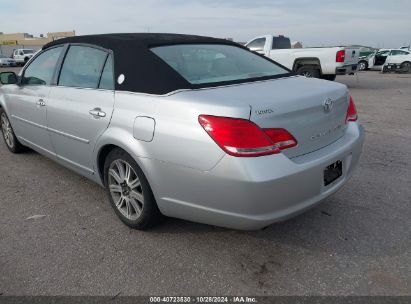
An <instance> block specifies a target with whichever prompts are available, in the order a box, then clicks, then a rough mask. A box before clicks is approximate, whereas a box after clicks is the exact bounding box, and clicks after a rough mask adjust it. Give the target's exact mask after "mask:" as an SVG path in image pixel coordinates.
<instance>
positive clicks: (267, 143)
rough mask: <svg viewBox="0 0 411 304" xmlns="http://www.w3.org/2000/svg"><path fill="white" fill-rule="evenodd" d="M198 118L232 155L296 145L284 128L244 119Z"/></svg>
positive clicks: (276, 150) (277, 150) (265, 152)
mask: <svg viewBox="0 0 411 304" xmlns="http://www.w3.org/2000/svg"><path fill="white" fill-rule="evenodd" d="M198 121H199V123H200V124H201V126H202V127H203V128H204V130H205V131H206V132H207V133H208V135H210V137H211V138H212V139H213V140H214V141H215V142H216V143H217V145H219V146H220V148H221V149H223V150H224V151H225V152H226V153H227V154H230V155H232V156H237V157H255V156H263V155H270V154H276V153H280V152H281V150H284V149H288V148H291V147H294V146H296V145H297V141H296V139H295V138H294V137H293V136H292V135H291V134H290V133H289V132H288V131H286V130H284V129H261V128H260V127H258V126H257V125H256V124H255V123H253V122H251V121H249V120H246V119H241V118H229V117H220V116H211V115H200V116H199V117H198Z"/></svg>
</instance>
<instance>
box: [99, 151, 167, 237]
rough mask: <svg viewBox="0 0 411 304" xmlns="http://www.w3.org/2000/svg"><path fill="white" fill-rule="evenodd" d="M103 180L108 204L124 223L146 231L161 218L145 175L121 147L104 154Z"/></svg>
mask: <svg viewBox="0 0 411 304" xmlns="http://www.w3.org/2000/svg"><path fill="white" fill-rule="evenodd" d="M104 183H105V187H106V191H107V195H108V197H109V200H110V203H111V206H112V207H113V209H114V211H115V212H116V214H117V216H118V217H119V218H120V220H121V221H122V222H123V223H124V224H126V225H127V226H129V227H131V228H133V229H139V230H145V229H147V228H150V227H153V226H154V225H156V224H158V223H159V222H161V220H162V219H163V215H162V214H161V212H160V210H159V209H158V207H157V203H156V200H155V198H154V195H153V192H152V190H151V187H150V185H149V183H148V181H147V178H146V177H145V175H144V173H143V171H142V170H141V169H140V167H139V166H138V165H137V163H136V161H135V160H134V159H133V158H132V157H131V156H130V155H129V154H128V153H127V152H125V151H124V150H122V149H119V148H116V149H114V150H112V151H111V152H110V153H109V154H108V155H107V158H106V160H105V163H104Z"/></svg>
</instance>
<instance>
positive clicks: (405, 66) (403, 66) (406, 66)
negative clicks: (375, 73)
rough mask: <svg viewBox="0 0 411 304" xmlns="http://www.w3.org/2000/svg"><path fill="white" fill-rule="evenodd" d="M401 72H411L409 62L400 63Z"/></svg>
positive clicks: (410, 63)
mask: <svg viewBox="0 0 411 304" xmlns="http://www.w3.org/2000/svg"><path fill="white" fill-rule="evenodd" d="M401 72H403V73H410V72H411V62H408V61H406V62H403V63H401Z"/></svg>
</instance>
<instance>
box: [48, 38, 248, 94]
mask: <svg viewBox="0 0 411 304" xmlns="http://www.w3.org/2000/svg"><path fill="white" fill-rule="evenodd" d="M67 43H84V44H91V45H95V46H99V47H102V48H105V49H108V50H111V51H112V52H113V55H114V76H115V80H117V78H118V76H119V75H121V74H124V76H125V80H124V82H123V83H122V84H118V83H117V81H116V83H115V88H116V90H119V91H131V92H141V93H149V94H166V93H169V92H172V91H175V90H179V89H195V88H200V87H205V86H207V85H193V84H190V83H189V82H188V81H187V80H185V79H184V78H183V77H182V76H181V75H180V74H178V73H177V72H176V71H175V70H174V69H173V68H172V67H170V66H169V65H168V64H167V63H165V62H164V61H163V60H161V59H160V58H159V57H158V56H157V55H155V54H154V53H153V52H151V51H150V48H151V47H155V46H165V45H175V44H200V43H201V44H204V43H209V44H225V45H233V46H237V47H241V48H245V47H243V46H241V45H239V44H237V43H234V42H231V41H228V40H225V39H217V38H210V37H202V36H193V35H181V34H155V33H141V34H140V33H128V34H101V35H87V36H75V37H67V38H62V39H58V40H56V41H53V42H50V43H48V44H46V45H45V46H44V47H43V49H47V48H50V47H52V46H55V45H61V44H67ZM208 86H210V85H208Z"/></svg>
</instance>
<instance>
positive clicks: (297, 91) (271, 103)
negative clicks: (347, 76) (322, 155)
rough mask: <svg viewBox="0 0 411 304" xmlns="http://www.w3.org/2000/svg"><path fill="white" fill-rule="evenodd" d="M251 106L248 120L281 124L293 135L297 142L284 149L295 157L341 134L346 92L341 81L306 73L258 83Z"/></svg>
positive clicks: (262, 125) (266, 124) (262, 124)
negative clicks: (308, 76)
mask: <svg viewBox="0 0 411 304" xmlns="http://www.w3.org/2000/svg"><path fill="white" fill-rule="evenodd" d="M285 88H288V89H285ZM251 107H252V110H251V115H250V120H251V121H253V122H254V123H256V124H257V125H258V126H259V127H260V128H284V129H286V130H287V131H289V132H290V133H291V134H292V135H293V136H294V137H295V139H296V140H297V142H298V145H297V146H296V147H293V148H290V149H286V150H284V151H283V153H284V154H285V155H287V156H288V157H296V156H299V155H303V154H306V153H310V152H312V151H315V150H318V149H321V148H322V147H325V146H327V145H329V144H331V143H332V142H334V141H336V140H338V139H339V138H340V137H341V136H343V135H344V133H345V130H346V124H345V119H346V114H347V108H348V94H347V89H346V87H345V86H343V85H341V84H336V83H331V82H327V83H326V82H324V81H322V80H317V79H308V78H305V77H298V78H292V79H283V80H279V81H274V82H271V83H270V85H267V86H262V87H260V90H259V93H258V97H257V96H256V98H254V99H253V102H252V103H251Z"/></svg>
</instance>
